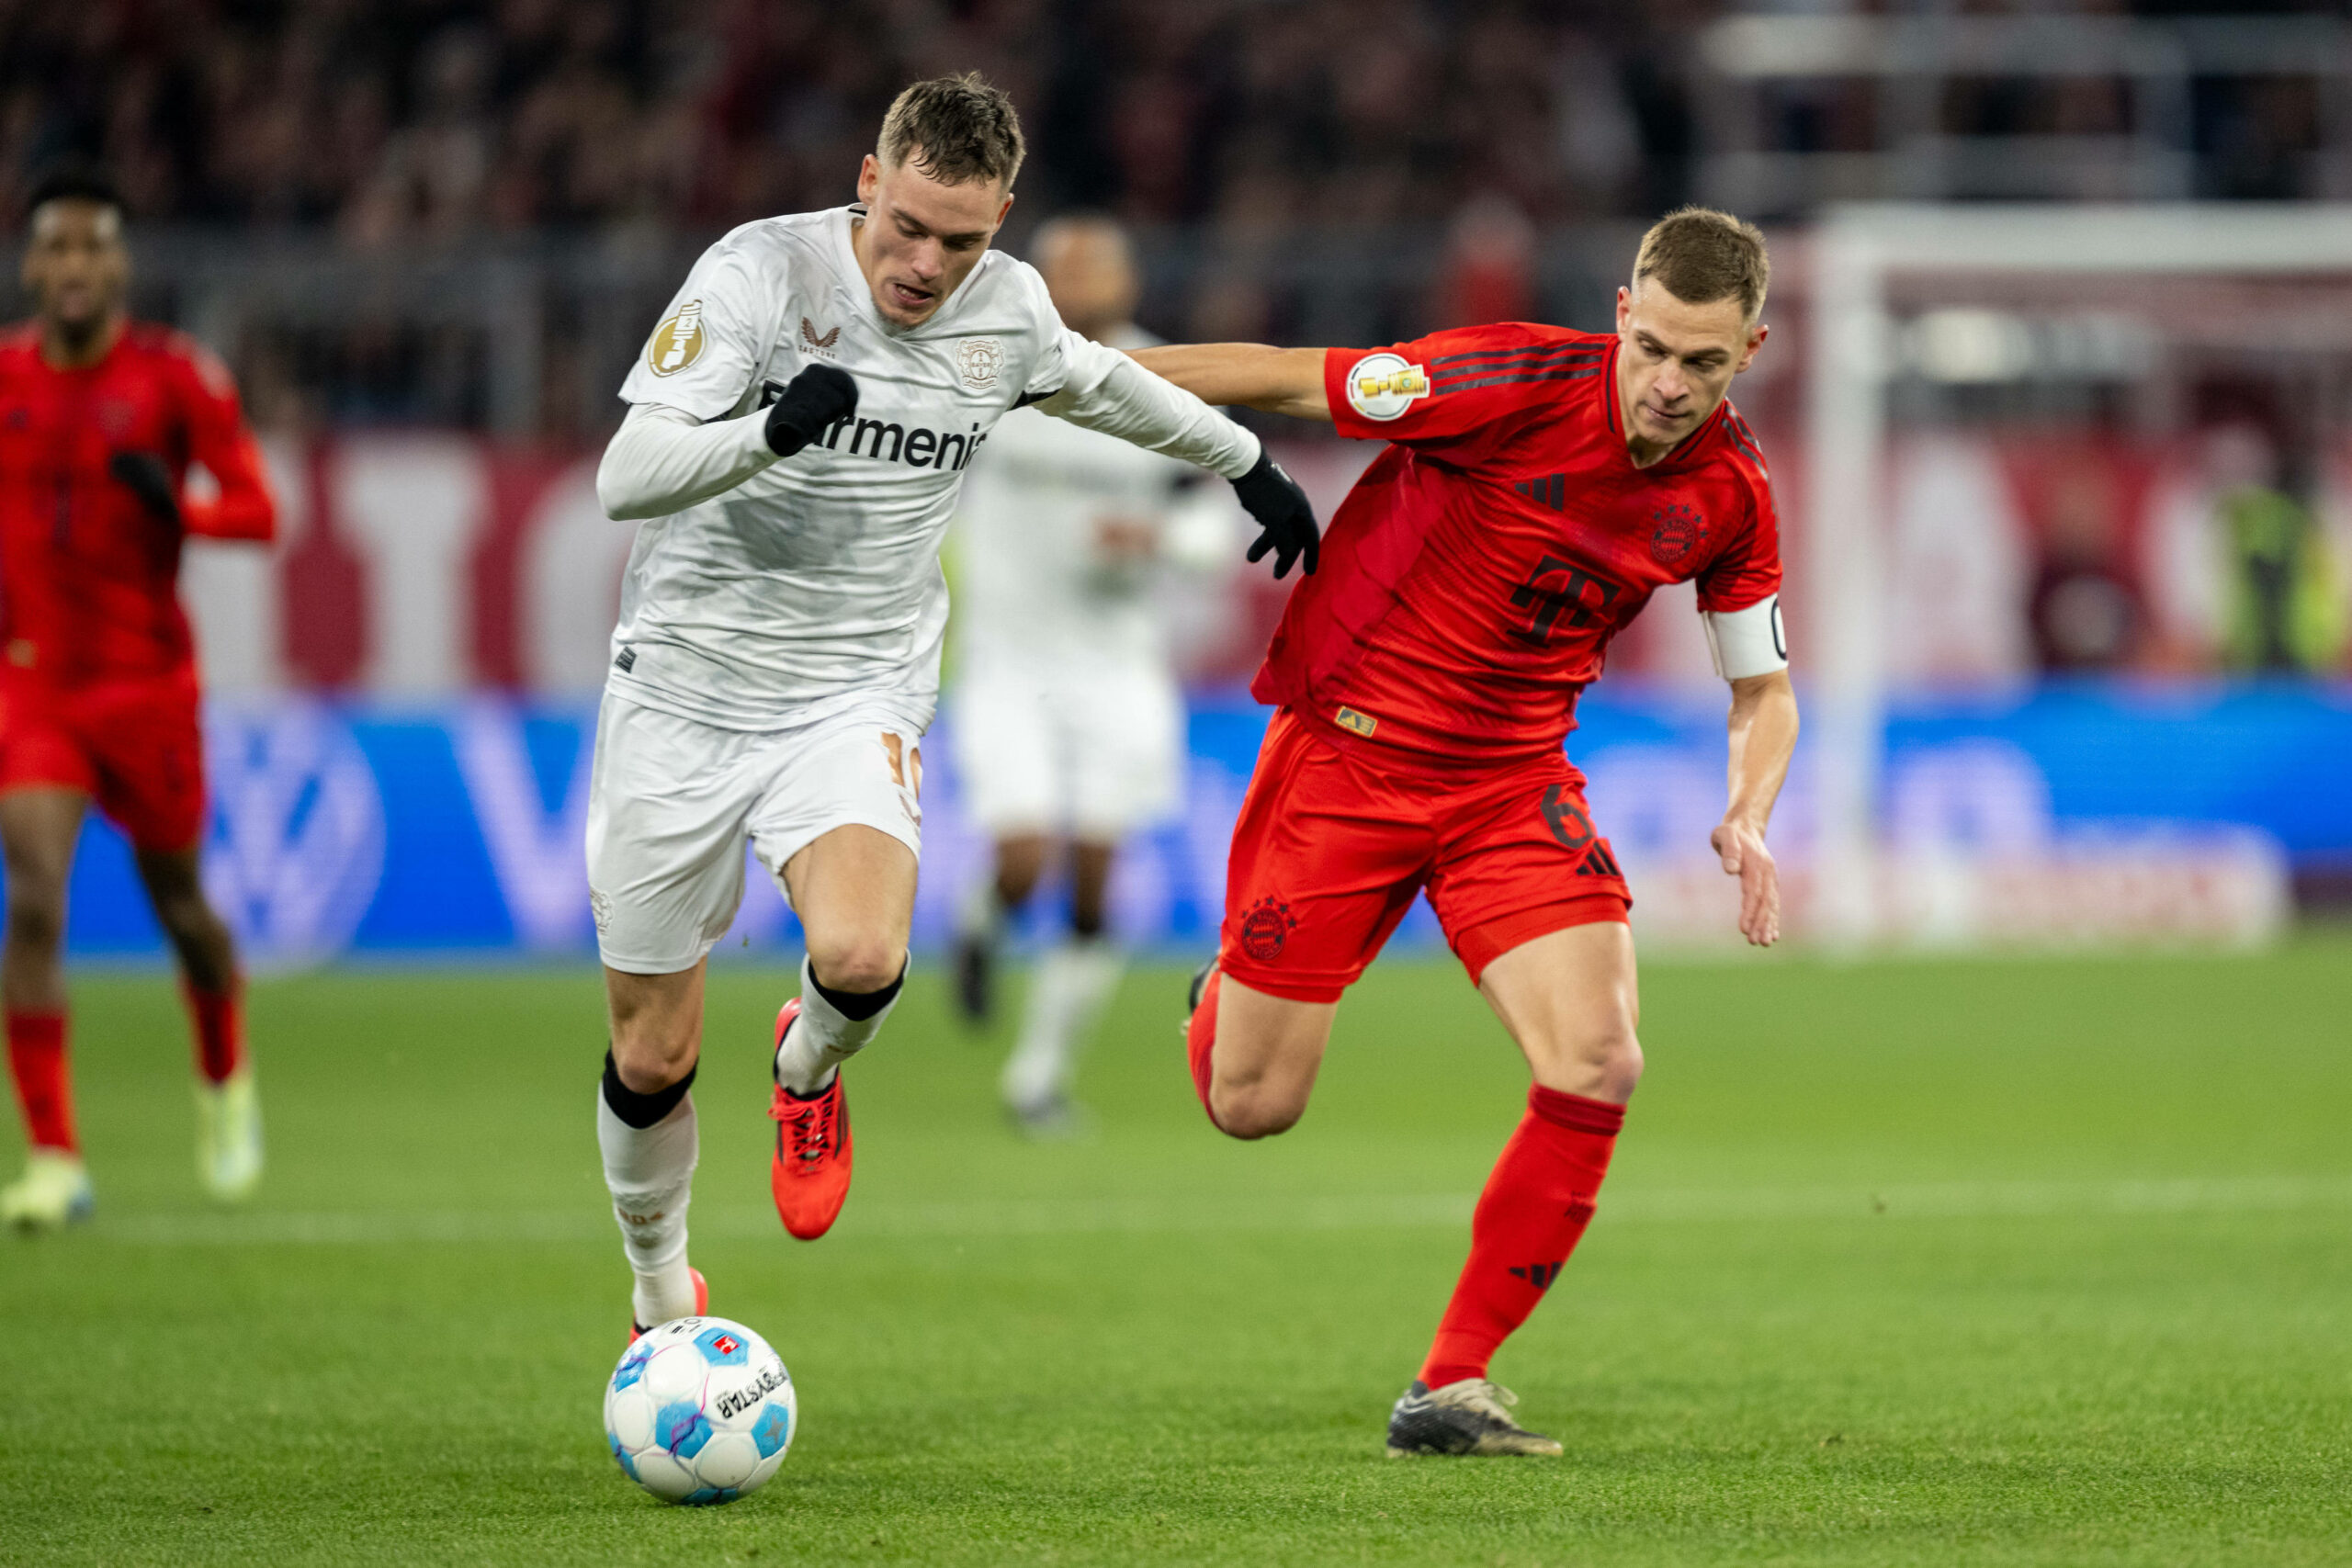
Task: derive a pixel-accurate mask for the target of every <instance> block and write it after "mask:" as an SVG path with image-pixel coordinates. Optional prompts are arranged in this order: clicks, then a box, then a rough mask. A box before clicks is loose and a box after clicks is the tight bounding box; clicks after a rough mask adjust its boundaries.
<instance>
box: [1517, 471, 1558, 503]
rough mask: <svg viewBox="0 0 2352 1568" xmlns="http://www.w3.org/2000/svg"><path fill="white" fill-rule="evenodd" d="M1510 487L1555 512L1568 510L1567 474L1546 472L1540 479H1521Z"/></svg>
mask: <svg viewBox="0 0 2352 1568" xmlns="http://www.w3.org/2000/svg"><path fill="white" fill-rule="evenodd" d="M1510 488H1511V489H1513V490H1515V491H1519V493H1520V494H1521V495H1523V496H1525V497H1527V499H1528V500H1530V501H1532V502H1536V503H1537V504H1538V505H1541V506H1548V507H1550V508H1551V509H1552V510H1553V511H1555V512H1565V511H1566V510H1567V505H1568V476H1567V475H1566V474H1546V475H1544V477H1543V478H1542V479H1521V480H1520V481H1519V482H1518V483H1517V484H1515V485H1513V486H1511V487H1510Z"/></svg>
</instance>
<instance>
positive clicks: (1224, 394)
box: [1131, 343, 1331, 424]
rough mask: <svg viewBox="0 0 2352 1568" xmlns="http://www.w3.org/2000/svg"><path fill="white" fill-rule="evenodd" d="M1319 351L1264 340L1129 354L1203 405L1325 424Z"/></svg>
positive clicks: (1171, 346)
mask: <svg viewBox="0 0 2352 1568" xmlns="http://www.w3.org/2000/svg"><path fill="white" fill-rule="evenodd" d="M1323 355H1324V351H1323V350H1322V349H1319V348H1274V347H1271V346H1269V345H1268V344H1262V343H1190V344H1182V343H1178V344H1164V345H1162V346H1160V347H1158V348H1139V349H1136V350H1134V351H1132V355H1131V356H1132V357H1133V358H1134V360H1135V362H1136V364H1138V365H1140V366H1142V367H1144V368H1145V369H1147V370H1149V371H1150V372H1152V374H1154V375H1156V376H1161V377H1165V378H1167V379H1169V380H1170V381H1173V382H1175V383H1176V384H1177V385H1178V386H1180V387H1182V388H1183V389H1185V390H1186V391H1188V392H1190V393H1192V394H1193V396H1194V397H1196V398H1198V399H1200V400H1201V401H1203V402H1204V403H1213V404H1215V405H1216V406H1217V407H1218V408H1230V407H1235V406H1238V407H1241V408H1252V409H1256V410H1257V411H1258V412H1261V413H1279V414H1288V415H1289V416H1290V417H1291V418H1293V419H1319V420H1321V421H1323V423H1326V424H1329V423H1330V422H1331V400H1330V398H1329V395H1328V394H1327V393H1326V392H1325V391H1324V389H1323Z"/></svg>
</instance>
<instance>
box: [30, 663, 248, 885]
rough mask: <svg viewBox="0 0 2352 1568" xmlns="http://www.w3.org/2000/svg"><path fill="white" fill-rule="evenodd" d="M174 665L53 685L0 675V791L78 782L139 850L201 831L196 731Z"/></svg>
mask: <svg viewBox="0 0 2352 1568" xmlns="http://www.w3.org/2000/svg"><path fill="white" fill-rule="evenodd" d="M197 708H198V693H197V685H196V682H194V681H193V680H191V679H189V678H188V677H187V676H183V675H164V676H153V677H139V678H130V679H123V680H117V681H99V682H92V683H91V684H89V685H86V686H77V687H75V688H74V689H73V690H72V691H64V692H61V691H53V690H51V689H50V688H48V687H45V686H41V685H38V684H35V683H33V682H28V681H23V680H11V681H5V682H0V795H5V794H6V793H8V792H9V791H12V790H19V789H37V788H40V787H41V786H43V785H57V786H62V787H63V788H66V789H77V790H80V791H81V792H82V793H83V794H85V795H89V796H90V797H91V798H92V799H94V800H96V802H97V805H98V809H99V810H100V811H103V812H105V813H106V814H107V817H108V818H111V819H112V820H113V821H114V823H115V825H116V826H118V827H119V828H120V829H122V830H123V832H124V834H125V835H126V836H128V837H129V839H130V841H131V843H132V844H133V845H134V846H136V847H137V848H139V849H141V850H167V851H168V850H185V849H187V848H190V847H191V846H193V845H194V844H195V843H196V841H197V840H198V838H199V837H201V836H202V834H203V831H204V734H203V729H202V728H201V726H200V725H199V723H198V716H197Z"/></svg>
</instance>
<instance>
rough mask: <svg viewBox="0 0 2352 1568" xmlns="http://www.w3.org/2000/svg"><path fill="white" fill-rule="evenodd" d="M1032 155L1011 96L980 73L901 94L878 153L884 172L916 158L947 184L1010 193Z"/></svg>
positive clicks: (918, 86)
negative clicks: (986, 184)
mask: <svg viewBox="0 0 2352 1568" xmlns="http://www.w3.org/2000/svg"><path fill="white" fill-rule="evenodd" d="M1028 153H1029V148H1028V144H1027V143H1026V142H1024V141H1023V140H1022V137H1021V117H1020V116H1019V115H1018V114H1016V113H1014V112H1013V107H1012V97H1011V96H1009V95H1008V94H1007V93H1006V92H1005V91H1004V89H1003V88H1001V87H996V86H991V85H989V83H988V82H987V81H985V80H983V79H982V77H981V75H980V73H978V72H977V71H967V72H966V73H964V74H962V75H961V76H934V77H933V78H932V79H931V80H930V81H928V82H917V83H916V84H915V85H913V86H911V87H909V88H908V89H907V90H906V91H905V92H903V93H900V94H899V96H898V98H897V100H896V101H895V102H893V103H892V104H891V105H890V112H889V113H888V114H887V115H884V116H883V117H882V139H881V141H879V142H878V143H876V146H875V149H874V155H875V157H876V158H878V159H879V160H881V163H882V166H883V167H884V168H886V169H895V168H897V167H898V166H899V164H903V163H905V162H906V161H907V159H908V158H910V157H912V158H913V159H914V161H915V167H917V168H918V169H921V170H922V172H923V173H924V174H926V175H930V176H931V177H932V178H933V179H935V180H938V181H941V182H942V183H944V184H946V185H951V186H960V185H965V184H968V183H969V182H971V181H973V180H989V181H992V182H994V183H995V184H998V185H1001V186H1003V187H1004V188H1005V189H1007V190H1010V189H1012V179H1013V176H1014V175H1018V174H1019V173H1020V172H1021V160H1022V159H1023V158H1025V157H1027V156H1028Z"/></svg>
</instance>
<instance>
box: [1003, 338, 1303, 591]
mask: <svg viewBox="0 0 2352 1568" xmlns="http://www.w3.org/2000/svg"><path fill="white" fill-rule="evenodd" d="M1064 353H1065V354H1066V355H1068V358H1069V363H1070V364H1071V365H1072V366H1073V367H1076V368H1077V369H1078V371H1079V373H1080V374H1079V378H1076V379H1073V380H1072V381H1071V382H1069V384H1067V385H1066V386H1064V387H1063V389H1061V390H1060V391H1058V392H1056V393H1055V394H1054V395H1053V396H1051V397H1049V398H1047V399H1046V400H1044V401H1043V402H1041V403H1039V404H1038V407H1039V408H1040V409H1041V410H1043V411H1044V412H1046V413H1049V414H1051V415H1053V416H1054V417H1055V418H1057V419H1064V420H1068V421H1069V423H1072V424H1077V425H1082V426H1084V427H1085V428H1086V429H1089V430H1095V431H1100V432H1102V433H1103V434H1105V435H1115V436H1117V437H1118V438H1119V439H1120V440H1122V441H1127V442H1132V443H1134V444H1135V445H1136V446H1142V447H1145V448H1147V449H1148V450H1150V451H1154V452H1161V453H1165V454H1166V455H1167V456H1169V457H1175V458H1179V459H1181V460H1182V461H1184V462H1187V463H1191V464H1193V465H1194V466H1196V467H1199V468H1207V469H1209V470H1210V471H1212V472H1214V473H1219V474H1223V475H1224V476H1225V477H1226V478H1227V479H1231V480H1232V481H1233V492H1234V494H1235V495H1236V496H1238V497H1239V498H1240V502H1241V505H1242V507H1243V509H1244V510H1245V511H1247V512H1248V513H1250V516H1251V517H1252V518H1254V519H1256V521H1257V523H1258V525H1259V526H1260V528H1261V529H1262V530H1263V532H1262V533H1261V534H1260V536H1259V537H1258V541H1257V543H1255V544H1253V545H1251V546H1250V552H1249V558H1250V560H1252V561H1256V560H1259V559H1261V558H1263V557H1264V556H1266V555H1267V554H1268V553H1269V552H1272V555H1273V558H1274V576H1275V577H1276V578H1278V579H1279V578H1283V577H1286V576H1288V575H1289V574H1290V569H1291V567H1292V565H1293V564H1294V563H1295V562H1298V561H1301V560H1304V562H1305V564H1306V570H1307V572H1308V574H1309V575H1312V574H1313V573H1314V570H1315V566H1316V558H1317V555H1318V553H1319V547H1320V543H1321V535H1320V533H1319V531H1318V530H1317V527H1316V525H1315V509H1314V507H1313V506H1311V505H1309V504H1308V502H1307V500H1306V491H1302V490H1300V489H1299V488H1298V484H1297V481H1295V479H1292V478H1291V477H1290V475H1288V474H1286V473H1284V472H1283V467H1282V465H1281V464H1280V463H1277V462H1275V461H1274V459H1273V455H1272V453H1270V452H1268V451H1267V450H1266V448H1265V444H1264V443H1263V442H1261V441H1260V440H1259V439H1258V438H1257V437H1256V436H1255V435H1252V434H1250V432H1248V431H1246V430H1244V429H1242V428H1241V427H1240V426H1239V425H1238V424H1236V423H1233V421H1231V420H1229V419H1227V418H1226V417H1225V416H1224V415H1223V414H1221V413H1219V412H1216V410H1215V409H1213V408H1211V407H1210V406H1209V405H1208V404H1207V403H1206V402H1204V401H1203V400H1201V399H1199V398H1197V397H1195V396H1193V394H1192V393H1190V392H1188V391H1186V390H1185V389H1182V388H1181V387H1178V386H1175V385H1172V384H1171V383H1170V382H1169V381H1168V380H1167V379H1166V378H1163V377H1160V376H1158V375H1155V374H1154V373H1153V372H1151V371H1150V370H1148V369H1146V368H1145V367H1143V366H1141V365H1139V364H1138V363H1136V361H1135V360H1133V359H1130V358H1128V357H1126V356H1125V355H1120V354H1116V353H1114V352H1112V351H1111V350H1109V349H1104V348H1102V347H1100V346H1099V345H1097V344H1089V343H1087V342H1086V341H1085V340H1084V339H1082V338H1077V337H1075V335H1074V334H1073V337H1072V339H1071V341H1070V342H1069V343H1068V344H1065V345H1064Z"/></svg>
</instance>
